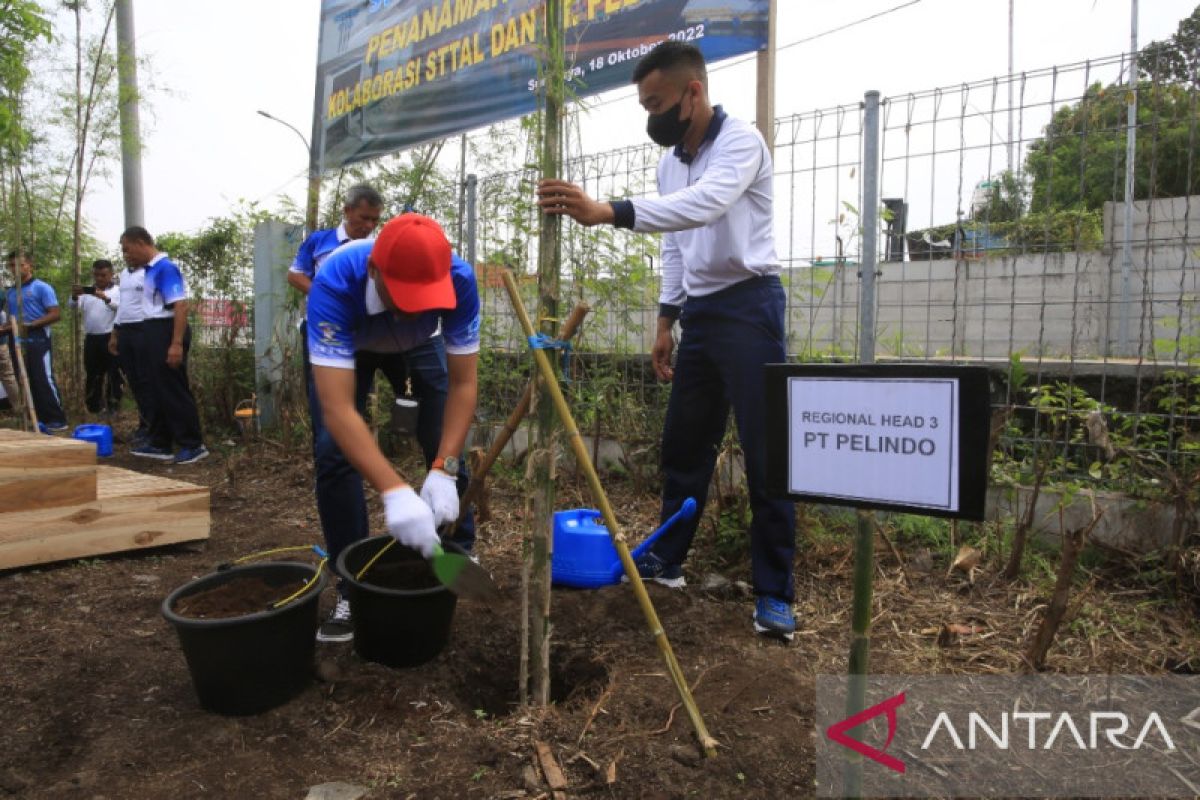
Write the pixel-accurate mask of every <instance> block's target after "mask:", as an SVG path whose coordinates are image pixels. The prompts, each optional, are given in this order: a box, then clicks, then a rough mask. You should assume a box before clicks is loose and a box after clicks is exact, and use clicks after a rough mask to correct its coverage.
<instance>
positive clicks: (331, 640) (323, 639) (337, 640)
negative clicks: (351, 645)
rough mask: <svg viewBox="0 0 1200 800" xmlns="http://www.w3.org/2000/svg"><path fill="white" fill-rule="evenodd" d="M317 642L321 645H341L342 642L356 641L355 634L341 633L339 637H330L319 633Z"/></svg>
mask: <svg viewBox="0 0 1200 800" xmlns="http://www.w3.org/2000/svg"><path fill="white" fill-rule="evenodd" d="M317 641H318V642H320V643H321V644H341V643H342V642H352V641H354V634H353V633H340V634H338V635H337V636H328V635H326V634H323V633H317Z"/></svg>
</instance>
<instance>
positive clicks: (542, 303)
mask: <svg viewBox="0 0 1200 800" xmlns="http://www.w3.org/2000/svg"><path fill="white" fill-rule="evenodd" d="M564 2H565V0H546V16H545V36H546V38H545V50H544V58H543V61H542V63H541V72H542V75H541V77H542V78H543V86H545V95H544V96H543V98H542V100H543V107H542V117H541V121H542V140H541V157H540V159H539V162H540V163H539V167H540V172H541V175H542V177H543V178H555V177H558V176H559V174H560V173H561V165H562V114H563V107H564V106H565V94H566V85H565V80H564V78H563V72H564V69H565V68H564V61H565V54H564V51H563V25H562V20H563V4H564ZM539 217H540V220H539V221H540V225H541V228H540V230H539V233H538V268H537V283H538V309H537V310H538V325H539V328H540V331H541V333H543V334H545V335H546V336H548V337H550V338H554V337H555V336H557V334H558V295H559V270H560V267H561V261H562V252H561V251H562V239H561V231H562V220H561V219H560V218H559V217H557V216H554V215H550V214H541V215H539ZM539 399H541V398H540V397H539ZM534 407H535V413H536V418H537V425H536V427H535V435H534V446H533V447H531V448H530V451H529V464H528V466H529V476H530V479H531V480H530V484H531V486H532V492H531V500H532V503H531V506H532V509H531V510H532V512H533V513H532V515H531V519H532V520H533V522H532V525H531V528H530V536H529V540H528V543H529V547H528V549H527V551H526V553H525V562H524V563H525V567H526V570H525V571H524V572H523V574H527V575H528V581H525V580H522V590H523V591H528V593H529V614H528V617H527V622H528V625H529V627H528V631H529V634H528V636H527V637H526V638H525V639H524V646H526V647H528V649H529V658H528V664H529V666H530V668H531V670H532V672H531V673H530V674H529V676H528V677H529V681H530V684H531V685H530V687H529V688H530V698H531V699H532V701H533V703H534V704H535V705H539V706H545V705H549V704H550V633H551V626H550V602H551V591H550V590H551V574H550V565H551V562H550V559H551V554H552V551H553V534H552V532H551V529H550V527H551V526H550V521H551V519H552V518H553V515H554V482H555V459H556V458H557V454H558V447H557V444H556V435H555V434H556V433H557V427H558V426H557V425H556V424H555V419H554V409H553V408H551V407H550V406H549V404H545V403H540V402H539V403H535V404H534Z"/></svg>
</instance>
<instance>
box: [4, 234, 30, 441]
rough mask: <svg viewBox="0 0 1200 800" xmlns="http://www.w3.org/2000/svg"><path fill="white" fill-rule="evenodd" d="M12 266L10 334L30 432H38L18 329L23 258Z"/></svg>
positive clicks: (23, 312) (20, 312)
mask: <svg viewBox="0 0 1200 800" xmlns="http://www.w3.org/2000/svg"><path fill="white" fill-rule="evenodd" d="M17 252H18V253H20V252H21V250H20V248H18V249H17ZM12 268H13V279H14V280H15V281H16V283H17V288H16V291H15V292H14V294H15V295H16V299H17V307H16V309H15V316H13V314H10V315H9V316H10V317H11V318H12V323H11V326H12V331H11V333H10V334H9V335H11V336H12V341H13V352H14V353H15V354H16V357H17V378H18V380H20V382H21V386H22V389H23V390H22V395H23V400H24V401H25V413H26V416H28V417H29V426H30V432H31V433H37V432H38V418H37V409H36V408H34V407H33V388H32V387H31V386H30V385H29V373H28V372H26V371H25V354H24V352H23V351H22V350H21V336H20V335H19V334H18V331H19V330H20V328H21V325H22V320H23V319H24V318H25V307H24V294H23V290H24V289H25V285H24V284H23V283H22V281H21V259H20V256H18V258H17V260H16V261H14V262H13V265H12ZM0 346H3V345H0Z"/></svg>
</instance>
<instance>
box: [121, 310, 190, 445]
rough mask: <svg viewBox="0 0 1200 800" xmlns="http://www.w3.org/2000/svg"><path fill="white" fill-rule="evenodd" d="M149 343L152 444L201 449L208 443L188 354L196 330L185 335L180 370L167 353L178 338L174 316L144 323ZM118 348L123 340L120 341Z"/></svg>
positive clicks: (146, 361)
mask: <svg viewBox="0 0 1200 800" xmlns="http://www.w3.org/2000/svg"><path fill="white" fill-rule="evenodd" d="M142 326H143V327H142V335H143V337H144V339H143V340H144V343H145V351H144V354H145V362H144V368H145V369H146V371H147V374H148V375H149V379H150V390H151V393H152V394H153V396H154V409H153V416H152V417H151V419H150V443H151V444H153V445H154V446H155V447H161V448H162V449H164V450H172V449H180V450H182V449H184V448H188V449H190V448H195V447H199V446H200V445H202V444H203V443H204V438H203V436H202V435H201V432H200V414H199V411H198V410H197V409H196V398H195V397H194V396H193V395H192V385H191V383H190V382H189V380H188V370H187V368H188V353H190V352H191V349H192V329H191V326H188V327H187V328H185V329H184V332H183V361H182V362H181V363H180V364H179V366H178V367H172V366H170V365H168V364H167V350H168V349H169V348H170V347H171V339H172V338H173V337H174V335H175V320H174V319H171V318H170V317H165V318H161V319H148V320H146V321H145V322H143V323H142ZM117 344H118V347H119V346H120V340H118V341H117Z"/></svg>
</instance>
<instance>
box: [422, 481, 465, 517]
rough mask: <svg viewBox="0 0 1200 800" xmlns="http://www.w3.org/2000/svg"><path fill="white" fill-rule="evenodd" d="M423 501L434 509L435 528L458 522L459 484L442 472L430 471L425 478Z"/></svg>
mask: <svg viewBox="0 0 1200 800" xmlns="http://www.w3.org/2000/svg"><path fill="white" fill-rule="evenodd" d="M421 499H422V500H424V501H425V502H426V503H428V504H429V507H430V508H431V509H433V524H434V527H437V528H440V527H442V526H443V525H445V524H446V523H447V522H457V521H458V484H457V483H456V482H455V480H454V478H452V477H450V476H449V475H447V474H446V473H444V472H442V471H441V470H438V469H433V470H430V471H429V474H428V475H426V476H425V483H424V484H423V485H422V486H421Z"/></svg>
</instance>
